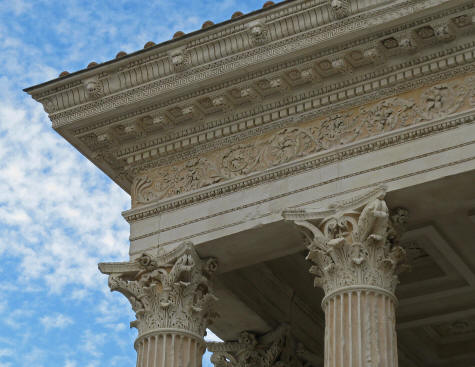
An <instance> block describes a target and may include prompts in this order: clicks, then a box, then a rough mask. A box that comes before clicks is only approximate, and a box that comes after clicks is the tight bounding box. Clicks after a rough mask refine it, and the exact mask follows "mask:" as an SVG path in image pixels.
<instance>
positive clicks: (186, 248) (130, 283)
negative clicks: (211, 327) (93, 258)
mask: <svg viewBox="0 0 475 367" xmlns="http://www.w3.org/2000/svg"><path fill="white" fill-rule="evenodd" d="M216 269H217V262H216V260H215V259H212V258H211V259H207V260H202V259H200V258H199V256H198V254H197V253H196V251H195V250H194V247H193V244H192V243H183V244H181V245H180V246H179V247H177V248H176V249H174V250H173V251H170V252H167V253H162V254H161V255H159V256H150V255H146V254H144V255H142V257H140V258H139V259H137V260H136V261H133V262H125V263H101V264H99V270H100V271H101V272H102V273H104V274H108V275H109V287H110V289H111V291H118V292H120V293H122V294H123V295H124V296H125V297H127V299H128V300H129V302H130V304H131V305H132V308H133V310H134V311H135V314H136V318H137V320H136V321H134V322H132V323H131V326H134V327H136V328H137V329H138V331H139V337H140V336H141V335H144V334H148V333H151V332H157V331H160V330H181V331H185V332H188V333H192V334H195V335H197V336H200V337H201V336H203V335H204V334H205V330H206V327H207V326H208V324H209V323H210V322H211V321H212V318H213V317H214V315H215V314H214V312H213V310H212V303H213V302H214V301H215V300H216V297H215V296H214V295H213V291H212V287H211V277H212V275H213V273H214V272H215V271H216Z"/></svg>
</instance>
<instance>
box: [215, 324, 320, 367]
mask: <svg viewBox="0 0 475 367" xmlns="http://www.w3.org/2000/svg"><path fill="white" fill-rule="evenodd" d="M207 347H208V350H209V351H210V352H211V353H212V355H211V363H213V365H214V366H215V367H286V366H292V367H314V366H317V365H320V363H321V360H320V358H318V357H317V356H316V355H314V354H313V353H311V352H309V351H308V350H307V349H305V347H304V346H303V345H302V344H300V343H298V342H297V340H296V339H295V338H294V337H293V336H292V333H291V329H290V327H289V326H288V325H285V324H284V325H281V326H279V327H278V328H277V329H276V330H274V331H271V332H269V333H268V334H265V335H263V336H259V337H258V336H256V335H255V334H253V333H250V332H247V331H244V332H242V333H241V334H240V335H239V339H238V340H237V341H235V342H226V343H207Z"/></svg>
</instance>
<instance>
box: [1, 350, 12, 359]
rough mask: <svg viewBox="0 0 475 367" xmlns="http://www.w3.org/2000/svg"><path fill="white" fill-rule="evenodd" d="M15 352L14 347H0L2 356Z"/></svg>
mask: <svg viewBox="0 0 475 367" xmlns="http://www.w3.org/2000/svg"><path fill="white" fill-rule="evenodd" d="M14 353H15V351H14V350H13V349H7V348H2V349H0V358H2V357H9V356H12V355H13V354H14Z"/></svg>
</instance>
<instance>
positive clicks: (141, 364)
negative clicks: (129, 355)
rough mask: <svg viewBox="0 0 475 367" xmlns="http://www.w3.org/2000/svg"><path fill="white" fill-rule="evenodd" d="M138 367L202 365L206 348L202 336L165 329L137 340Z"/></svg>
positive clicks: (198, 366)
mask: <svg viewBox="0 0 475 367" xmlns="http://www.w3.org/2000/svg"><path fill="white" fill-rule="evenodd" d="M135 350H136V351H137V367H185V366H186V367H201V363H202V358H203V354H204V352H205V350H206V345H205V342H204V340H203V339H202V338H198V337H196V336H193V335H189V334H186V333H181V332H176V331H169V332H167V331H163V332H159V333H156V334H151V335H147V336H143V337H140V338H138V339H137V340H136V341H135Z"/></svg>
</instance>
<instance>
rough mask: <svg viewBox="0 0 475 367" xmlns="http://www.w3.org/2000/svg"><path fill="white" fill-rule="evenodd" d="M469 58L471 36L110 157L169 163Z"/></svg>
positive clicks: (450, 71) (452, 68)
mask: <svg viewBox="0 0 475 367" xmlns="http://www.w3.org/2000/svg"><path fill="white" fill-rule="evenodd" d="M474 62H475V41H473V42H470V43H467V44H463V45H458V46H457V47H454V48H452V49H448V50H447V49H446V50H444V51H442V52H441V51H438V52H434V53H433V54H431V55H425V56H424V57H420V58H416V59H413V60H411V62H408V63H407V64H406V65H404V66H405V67H404V66H403V65H401V66H400V67H388V68H383V69H381V70H380V71H375V72H373V73H368V74H365V75H358V76H355V77H354V79H353V80H351V82H350V81H348V80H346V81H345V82H342V83H338V84H336V83H335V84H334V85H330V86H325V87H322V88H318V89H311V90H308V91H305V92H303V93H301V94H298V95H294V96H291V97H284V98H283V99H281V100H277V101H275V102H273V103H268V104H262V105H258V106H255V107H254V111H252V112H254V113H251V112H248V111H247V112H248V113H247V114H246V116H244V117H241V118H237V119H236V120H234V121H233V120H232V119H226V120H223V121H216V122H214V125H215V126H213V127H208V129H203V130H202V131H200V132H198V133H195V134H190V135H185V136H182V137H179V138H176V139H174V140H172V141H170V142H166V143H160V140H151V141H148V142H143V143H142V144H141V145H139V146H134V147H127V148H123V149H122V150H120V151H118V152H117V153H116V157H117V159H123V160H127V159H128V157H133V161H132V162H130V161H129V162H128V163H132V164H131V165H130V166H129V167H130V168H133V169H134V171H135V172H138V171H142V170H146V169H150V168H153V167H158V166H162V165H167V164H172V163H173V162H176V161H180V160H186V159H189V158H191V157H194V156H197V155H199V154H201V153H204V152H207V151H211V150H215V149H217V148H218V147H222V146H225V145H229V144H231V143H235V142H238V141H240V140H243V139H246V138H248V137H251V136H256V135H260V134H262V133H264V132H266V131H269V130H273V129H278V128H282V127H284V126H290V125H292V124H294V123H298V122H302V121H305V120H308V119H311V118H313V117H315V116H318V115H324V114H328V113H330V112H332V113H334V112H337V111H339V110H342V109H345V108H349V107H354V106H358V105H362V104H364V103H367V102H370V101H373V100H377V99H381V98H383V97H387V96H391V95H395V94H398V93H402V92H405V91H408V90H411V89H414V88H418V87H421V86H424V85H428V84H431V83H434V82H437V81H441V80H444V79H449V78H451V77H454V76H457V75H460V74H464V73H467V72H472V71H474V70H475V66H474ZM153 157H154V158H153ZM151 158H153V160H151ZM141 162H143V163H141Z"/></svg>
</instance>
